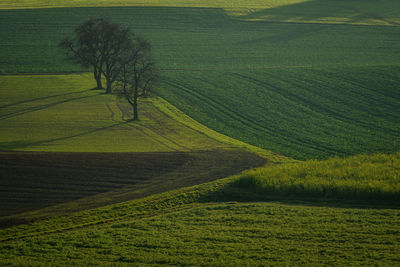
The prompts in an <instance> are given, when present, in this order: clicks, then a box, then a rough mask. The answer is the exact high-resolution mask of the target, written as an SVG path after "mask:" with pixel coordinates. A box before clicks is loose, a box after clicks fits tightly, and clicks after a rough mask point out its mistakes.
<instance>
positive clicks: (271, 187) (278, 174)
mask: <svg viewBox="0 0 400 267" xmlns="http://www.w3.org/2000/svg"><path fill="white" fill-rule="evenodd" d="M234 186H236V187H239V188H249V189H250V190H252V191H256V192H259V193H261V194H266V195H276V196H292V197H322V198H336V199H342V200H352V199H353V200H354V199H355V200H364V201H371V202H374V201H387V202H389V203H392V204H400V152H397V153H396V154H392V155H387V154H377V155H358V156H353V157H348V158H345V159H341V158H333V159H329V160H326V161H316V160H310V161H306V162H304V163H301V164H291V165H283V166H282V165H281V166H275V167H272V168H259V169H257V170H254V171H251V172H249V173H247V174H246V175H244V176H243V177H241V178H240V179H238V180H237V181H235V183H234Z"/></svg>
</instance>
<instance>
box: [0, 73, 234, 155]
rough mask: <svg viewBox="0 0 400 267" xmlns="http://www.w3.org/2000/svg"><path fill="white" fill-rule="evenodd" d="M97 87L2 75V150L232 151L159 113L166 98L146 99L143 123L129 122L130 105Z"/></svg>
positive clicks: (83, 78) (57, 78)
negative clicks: (94, 88)
mask: <svg viewBox="0 0 400 267" xmlns="http://www.w3.org/2000/svg"><path fill="white" fill-rule="evenodd" d="M94 86H95V84H94V82H93V79H92V77H91V76H90V75H86V74H84V75H49V76H1V77H0V99H1V100H0V129H1V132H2V133H1V135H0V149H1V150H21V151H65V152H168V151H192V150H207V149H215V148H223V147H225V148H227V147H229V145H227V144H224V143H222V142H220V141H217V140H215V139H213V138H210V137H208V136H207V135H206V134H204V133H202V132H200V131H198V130H193V129H191V128H190V127H189V126H187V125H185V124H182V123H179V122H177V121H176V120H174V119H172V118H171V117H170V116H168V115H166V114H165V113H164V112H162V111H160V109H158V108H156V107H155V105H158V106H159V107H160V108H162V107H164V106H166V105H168V104H167V103H166V102H165V101H162V100H161V99H157V98H153V99H145V100H143V101H141V103H140V109H139V112H140V115H141V120H140V121H139V122H137V123H133V122H130V121H129V119H131V117H132V112H131V109H130V107H129V106H128V105H127V104H126V103H124V102H123V101H122V100H121V101H119V100H118V99H116V98H115V97H114V96H109V95H105V94H104V93H103V92H102V91H99V90H92V89H91V88H93V87H94ZM164 109H166V107H164ZM170 109H172V107H171V108H170ZM203 129H205V128H203Z"/></svg>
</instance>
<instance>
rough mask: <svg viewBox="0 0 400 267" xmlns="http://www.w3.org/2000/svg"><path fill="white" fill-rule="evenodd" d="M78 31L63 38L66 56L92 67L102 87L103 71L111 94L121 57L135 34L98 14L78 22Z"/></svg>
mask: <svg viewBox="0 0 400 267" xmlns="http://www.w3.org/2000/svg"><path fill="white" fill-rule="evenodd" d="M75 35H76V37H75V38H73V39H71V38H65V39H64V40H62V41H61V42H60V44H59V46H60V47H61V48H63V49H65V50H66V54H67V57H68V58H69V59H70V60H72V61H73V62H74V63H76V64H80V65H81V66H83V67H92V68H93V76H94V79H95V80H96V82H97V88H99V89H101V88H103V86H102V75H103V76H104V78H105V79H106V93H108V94H110V93H111V92H112V84H113V83H114V82H115V80H116V78H117V76H118V74H119V72H120V68H119V67H120V65H119V64H118V61H119V58H120V56H121V55H122V54H123V53H125V51H126V50H127V49H128V47H130V45H131V43H132V38H133V34H132V33H131V31H130V30H129V29H127V28H124V27H123V26H121V25H119V24H116V23H112V22H110V21H108V20H106V19H103V18H98V19H91V20H88V21H86V22H84V23H82V24H81V25H79V26H77V27H76V29H75Z"/></svg>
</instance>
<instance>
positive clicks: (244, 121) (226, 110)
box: [165, 76, 344, 154]
mask: <svg viewBox="0 0 400 267" xmlns="http://www.w3.org/2000/svg"><path fill="white" fill-rule="evenodd" d="M245 77H246V76H244V77H243V78H245ZM165 83H167V84H168V85H170V86H173V87H179V89H180V90H182V91H184V92H186V93H187V94H189V95H191V96H193V97H195V98H197V99H199V100H200V101H201V102H203V103H206V104H207V105H209V106H211V107H212V108H214V109H216V110H217V111H218V112H221V113H223V114H224V115H226V116H228V117H234V118H235V119H236V120H237V121H239V122H240V123H242V124H243V125H245V126H247V127H249V128H251V129H255V130H260V131H263V132H267V133H268V134H269V135H271V136H279V137H280V138H279V139H284V140H286V141H287V142H289V143H293V144H296V145H299V146H304V144H307V146H308V147H309V148H310V149H314V150H316V151H320V152H323V153H330V152H331V153H332V152H336V153H340V154H343V153H344V152H343V151H340V150H337V149H334V148H330V147H327V146H323V145H320V144H318V146H316V145H315V144H313V143H311V142H309V141H306V140H302V139H299V138H294V137H293V136H292V138H289V137H287V136H285V135H282V133H280V132H278V131H276V130H273V129H270V128H267V127H265V126H263V125H262V124H260V123H259V122H257V121H255V120H253V119H250V118H247V117H245V116H243V115H241V114H238V113H237V112H236V111H234V110H232V109H231V108H229V107H227V106H225V105H223V104H220V103H218V102H216V101H214V100H212V99H210V98H208V97H207V96H204V95H203V94H201V93H199V92H195V91H191V90H188V89H186V88H185V87H184V86H183V85H181V84H179V83H177V82H175V81H174V82H172V81H165ZM264 86H265V85H264ZM276 143H278V144H280V145H282V146H285V144H284V143H282V142H279V140H277V142H276Z"/></svg>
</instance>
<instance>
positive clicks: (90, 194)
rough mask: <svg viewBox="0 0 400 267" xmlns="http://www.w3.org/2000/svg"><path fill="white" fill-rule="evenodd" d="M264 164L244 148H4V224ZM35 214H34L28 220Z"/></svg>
mask: <svg viewBox="0 0 400 267" xmlns="http://www.w3.org/2000/svg"><path fill="white" fill-rule="evenodd" d="M265 163H266V162H265V159H263V158H261V157H259V156H257V155H255V154H253V153H250V152H246V151H240V150H213V151H200V152H165V153H75V152H74V153H69V152H2V153H0V177H1V180H0V228H3V227H8V226H12V225H15V224H20V223H24V222H25V219H24V218H25V216H24V215H22V216H21V213H24V212H30V211H34V210H39V209H43V208H47V209H49V207H51V206H54V205H60V204H65V205H66V206H65V205H64V207H63V208H55V209H54V210H53V211H51V212H48V211H47V215H48V216H47V215H46V216H45V217H49V216H50V214H53V213H54V214H53V215H67V214H69V213H71V212H75V211H79V210H84V209H91V208H96V207H100V206H104V205H108V204H113V203H117V202H122V201H127V200H130V199H135V198H141V197H145V196H148V195H151V194H156V193H161V192H165V191H169V190H172V189H176V188H180V187H186V186H191V185H196V184H201V183H205V182H209V181H213V180H215V179H218V178H223V177H227V176H230V175H233V174H236V173H239V172H241V171H243V170H245V169H249V168H253V167H258V166H261V165H263V164H265ZM83 198H88V201H79V204H78V202H77V203H75V204H74V202H73V201H78V200H82V199H83ZM89 199H90V200H89ZM68 203H71V205H70V206H68V205H69V204H68ZM28 217H29V216H28ZM39 217H41V218H42V216H39ZM34 219H35V218H32V217H29V221H31V220H34ZM36 219H37V218H36Z"/></svg>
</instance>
